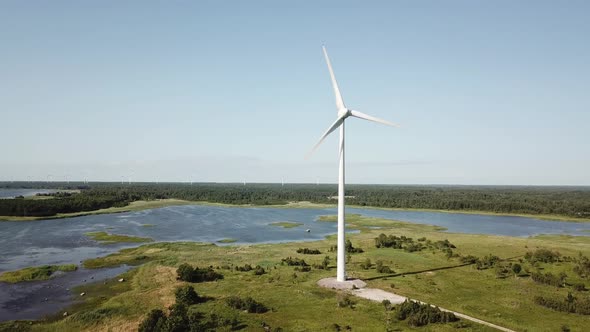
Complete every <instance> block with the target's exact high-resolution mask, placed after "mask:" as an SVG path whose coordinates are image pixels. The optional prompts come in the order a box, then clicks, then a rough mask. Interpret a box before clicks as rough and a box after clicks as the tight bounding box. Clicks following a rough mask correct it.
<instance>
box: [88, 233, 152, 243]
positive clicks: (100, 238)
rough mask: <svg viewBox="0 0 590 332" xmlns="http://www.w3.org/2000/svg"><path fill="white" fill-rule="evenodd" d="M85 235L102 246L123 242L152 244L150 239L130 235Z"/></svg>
mask: <svg viewBox="0 0 590 332" xmlns="http://www.w3.org/2000/svg"><path fill="white" fill-rule="evenodd" d="M84 235H86V236H88V237H89V238H91V239H93V240H94V241H97V242H100V243H102V244H111V243H121V242H152V241H153V239H151V238H149V237H139V236H130V235H119V234H110V233H107V232H88V233H84Z"/></svg>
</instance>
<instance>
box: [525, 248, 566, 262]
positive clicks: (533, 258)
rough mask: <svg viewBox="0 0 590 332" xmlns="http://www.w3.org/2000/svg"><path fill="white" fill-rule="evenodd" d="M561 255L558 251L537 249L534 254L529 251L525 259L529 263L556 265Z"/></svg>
mask: <svg viewBox="0 0 590 332" xmlns="http://www.w3.org/2000/svg"><path fill="white" fill-rule="evenodd" d="M560 256H561V255H560V254H559V252H557V251H551V250H548V249H537V250H535V251H533V252H531V251H529V252H527V253H526V254H525V255H524V259H526V260H527V261H529V263H531V264H532V263H535V262H542V263H554V262H557V261H559V257H560Z"/></svg>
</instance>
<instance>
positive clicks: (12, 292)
mask: <svg viewBox="0 0 590 332" xmlns="http://www.w3.org/2000/svg"><path fill="white" fill-rule="evenodd" d="M347 213H359V214H363V215H366V216H372V217H382V218H388V219H395V220H402V221H408V222H413V223H421V224H431V225H438V226H443V227H446V228H447V229H448V231H449V232H459V233H479V234H495V235H508V236H530V235H536V234H571V235H583V236H590V223H573V222H557V221H546V220H538V219H534V218H523V217H505V216H486V215H469V214H454V213H435V212H416V211H385V210H374V209H352V208H351V209H347ZM329 214H336V209H335V208H328V209H284V208H241V207H217V206H205V205H193V206H191V205H185V206H172V207H166V208H161V209H153V210H145V211H139V212H133V213H122V214H105V215H94V216H85V217H76V218H69V219H55V220H40V221H32V222H0V272H2V271H8V270H15V269H20V268H23V267H26V266H33V265H43V264H65V263H80V261H82V260H84V259H87V258H93V257H97V256H103V255H106V254H109V253H112V252H115V251H118V250H119V249H121V248H124V247H130V246H137V245H138V244H131V245H130V244H112V245H101V244H98V243H97V242H95V241H93V240H90V239H88V238H87V237H86V236H85V235H84V233H86V232H94V231H105V232H109V233H115V234H126V235H135V236H144V237H151V238H153V239H154V240H156V241H198V242H216V241H218V240H221V239H224V238H233V239H236V240H237V242H236V243H272V242H288V241H312V240H319V239H323V238H324V237H325V236H326V235H329V234H334V233H336V230H337V229H336V223H331V222H317V221H316V220H317V218H318V217H319V216H321V215H329ZM279 221H292V222H299V223H303V225H302V226H299V227H295V228H282V227H276V226H269V224H270V223H272V222H279ZM306 229H310V230H311V232H309V233H307V232H306V231H305V230H306ZM116 273H118V270H117V269H108V270H105V271H101V270H93V271H88V270H83V269H82V270H80V271H77V272H72V273H68V274H66V275H64V276H60V277H58V278H56V279H54V280H50V281H46V282H31V283H24V284H19V285H8V284H5V283H0V321H2V320H8V319H16V317H20V318H39V317H41V316H42V315H45V314H50V313H55V312H58V311H59V310H60V309H62V308H64V307H65V306H67V305H68V304H69V303H71V301H72V298H71V295H68V294H69V293H68V292H67V291H66V290H65V288H66V287H71V286H73V285H76V284H80V283H81V281H82V279H83V278H87V277H88V276H89V275H91V274H92V275H93V276H94V275H96V276H97V279H98V278H103V277H109V276H114V275H116ZM39 294H45V295H39ZM45 297H48V298H49V300H48V301H44V298H45ZM21 312H22V314H19V313H21Z"/></svg>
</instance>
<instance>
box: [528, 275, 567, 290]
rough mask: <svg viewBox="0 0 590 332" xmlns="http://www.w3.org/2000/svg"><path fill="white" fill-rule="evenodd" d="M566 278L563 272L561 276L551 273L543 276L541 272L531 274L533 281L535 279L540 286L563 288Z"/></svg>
mask: <svg viewBox="0 0 590 332" xmlns="http://www.w3.org/2000/svg"><path fill="white" fill-rule="evenodd" d="M566 277H567V275H566V274H565V273H563V272H562V273H560V274H559V276H556V275H553V274H552V273H550V272H549V273H546V274H543V273H541V272H534V273H532V274H531V279H533V281H534V282H536V283H539V284H546V285H551V286H555V287H563V284H564V283H565V278H566Z"/></svg>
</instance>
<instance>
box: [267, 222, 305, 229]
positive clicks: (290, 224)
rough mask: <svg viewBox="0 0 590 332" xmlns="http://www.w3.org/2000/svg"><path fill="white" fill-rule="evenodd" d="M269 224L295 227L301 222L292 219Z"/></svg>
mask: <svg viewBox="0 0 590 332" xmlns="http://www.w3.org/2000/svg"><path fill="white" fill-rule="evenodd" d="M269 225H271V226H277V227H283V228H295V227H299V226H301V225H303V223H301V222H292V221H279V222H273V223H270V224H269Z"/></svg>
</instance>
